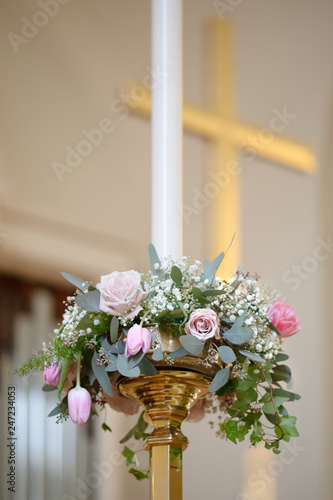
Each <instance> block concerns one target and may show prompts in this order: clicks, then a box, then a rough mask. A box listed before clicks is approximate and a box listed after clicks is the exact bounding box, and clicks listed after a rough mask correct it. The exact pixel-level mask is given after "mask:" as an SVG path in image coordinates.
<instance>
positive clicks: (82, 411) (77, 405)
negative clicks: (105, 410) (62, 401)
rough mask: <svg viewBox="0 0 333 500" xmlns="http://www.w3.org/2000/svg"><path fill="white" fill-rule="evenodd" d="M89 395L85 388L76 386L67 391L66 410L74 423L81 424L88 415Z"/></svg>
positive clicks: (89, 406) (89, 407)
mask: <svg viewBox="0 0 333 500" xmlns="http://www.w3.org/2000/svg"><path fill="white" fill-rule="evenodd" d="M90 410H91V397H90V394H89V392H88V391H87V389H84V388H83V387H80V386H76V387H75V388H74V389H71V390H70V391H69V393H68V411H69V416H70V417H71V419H72V421H73V422H74V424H78V425H83V424H84V423H85V422H86V421H87V420H88V418H89V416H90Z"/></svg>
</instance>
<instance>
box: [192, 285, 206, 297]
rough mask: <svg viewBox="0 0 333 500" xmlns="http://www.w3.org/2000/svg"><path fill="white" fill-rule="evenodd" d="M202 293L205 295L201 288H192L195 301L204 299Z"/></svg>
mask: <svg viewBox="0 0 333 500" xmlns="http://www.w3.org/2000/svg"><path fill="white" fill-rule="evenodd" d="M202 293H203V292H202V290H201V288H198V287H196V286H193V287H192V295H193V297H194V298H195V299H201V297H202Z"/></svg>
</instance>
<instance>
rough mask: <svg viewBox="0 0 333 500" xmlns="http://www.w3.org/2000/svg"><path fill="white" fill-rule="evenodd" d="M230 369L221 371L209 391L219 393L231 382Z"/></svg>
mask: <svg viewBox="0 0 333 500" xmlns="http://www.w3.org/2000/svg"><path fill="white" fill-rule="evenodd" d="M229 374H230V368H223V369H222V370H219V371H218V372H217V374H216V375H215V377H214V378H213V381H212V382H211V384H210V386H209V388H208V391H209V392H215V391H218V390H219V389H220V388H221V387H223V386H224V385H225V384H226V383H227V382H228V380H229Z"/></svg>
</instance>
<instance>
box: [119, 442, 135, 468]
mask: <svg viewBox="0 0 333 500" xmlns="http://www.w3.org/2000/svg"><path fill="white" fill-rule="evenodd" d="M121 454H122V455H124V457H125V458H126V465H127V466H128V465H131V464H133V465H139V462H138V458H137V456H136V453H135V451H132V450H130V449H129V448H128V447H127V446H125V448H124V449H123V451H122V452H121Z"/></svg>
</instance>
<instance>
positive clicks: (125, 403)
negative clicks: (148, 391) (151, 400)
mask: <svg viewBox="0 0 333 500" xmlns="http://www.w3.org/2000/svg"><path fill="white" fill-rule="evenodd" d="M112 389H113V396H112V397H111V396H109V395H108V394H106V392H104V391H103V399H105V400H106V402H107V403H108V405H109V406H111V408H112V409H113V410H115V411H119V412H121V413H125V415H135V414H136V413H138V411H139V408H140V403H139V402H138V401H136V400H135V399H131V398H127V397H126V396H123V395H122V394H119V392H118V390H117V388H116V387H114V386H112Z"/></svg>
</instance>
